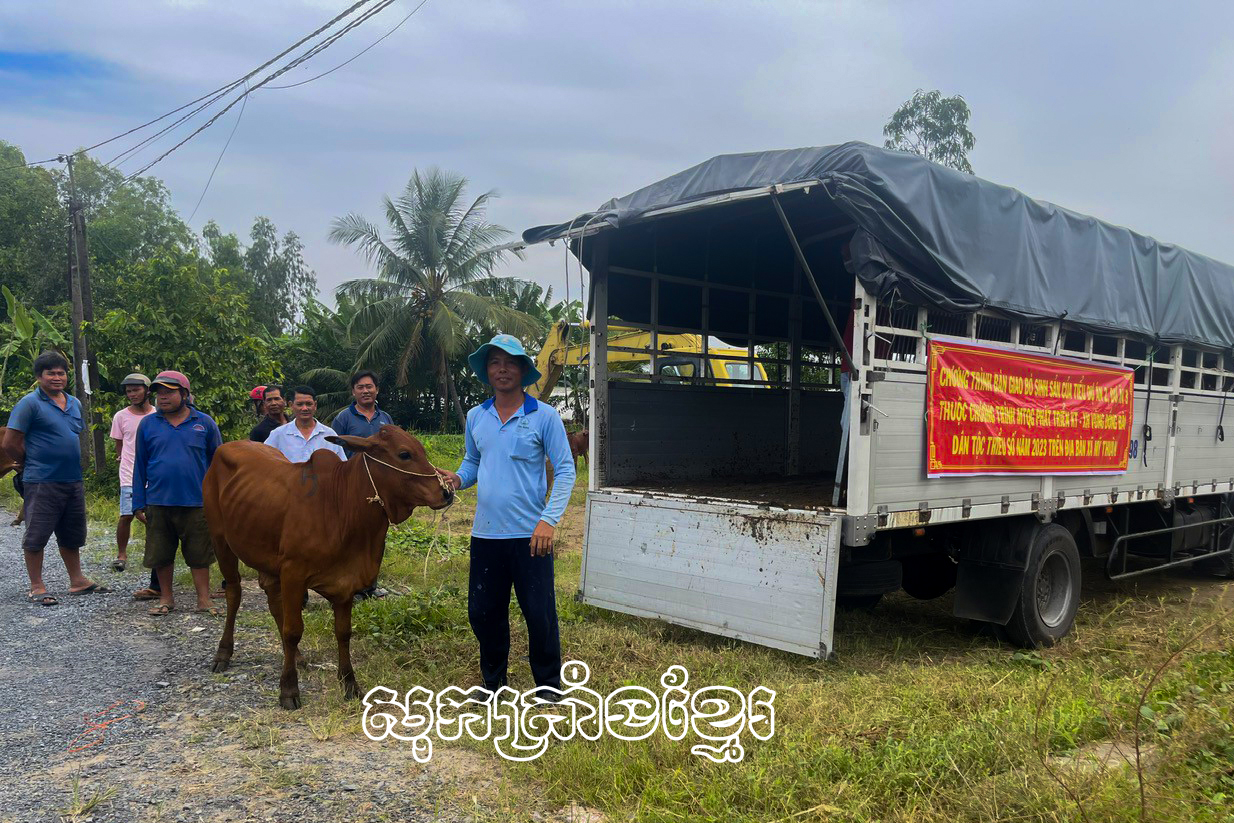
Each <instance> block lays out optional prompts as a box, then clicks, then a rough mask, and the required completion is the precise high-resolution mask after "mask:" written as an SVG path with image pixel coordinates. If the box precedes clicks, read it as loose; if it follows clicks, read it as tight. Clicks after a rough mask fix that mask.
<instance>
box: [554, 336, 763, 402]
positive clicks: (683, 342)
mask: <svg viewBox="0 0 1234 823" xmlns="http://www.w3.org/2000/svg"><path fill="white" fill-rule="evenodd" d="M572 328H573V327H572V326H571V325H570V324H569V323H568V322H566V321H565V320H560V321H558V322H557V323H555V324H553V329H552V331H551V332H549V335H548V339H546V340H545V341H544V345H543V346H541V347H540V354H539V355H538V356H537V357H536V368H537V369H539V370H540V375H541V377H540V380H539V381H538V382H536V383H534V384H533V385H532V386H531V393H532V395H534V396H535V397H536V398H537V399H540V400H547V399H548V397H549V395H551V394H552V393H553V389H554V388H555V387H556V386H557V381H559V380H560V379H561V375H562V373H563V372H564V371H565V369H566V367H567V366H586V365H588V364H590V362H591V359H590V358H591V344H590V342H588V341H587V337H588V335H587V334H586V332H587V324H585V323H584V324H583V330H584V342H582V343H570V342H569V340H570V331H571V329H572ZM609 328H610V329H612V330H614V332H615V334H613V335H612V336H611V337H609V338H608V345H609V346H618V347H622V348H629V349H640V350H641V351H636V352H633V351H613V350H612V349H609V352H608V363H609V365H610V366H618V367H619V368H620V369H621V370H622V371H632V372H635V373H639V372H641V373H643V374H650V373H651V361H652V358H651V344H652V341H651V332H649V331H643V330H642V329H633V328H629V327H627V326H609ZM656 339H657V343H658V344H659V351H660V356H658V357H657V358H656V370H657V371H658V372H659V373H660V375H661V376H663V377H670V378H685V379H688V378H691V377H697V376H700V375H704V376H706V377H711V378H728V379H730V380H735V381H749V380H750V377H751V372H750V366H751V363H750V360H749V359H748V357H747V354H746V350H745V349H734V348H727V347H722V346H720V347H718V346H708V347H707V354H708V356H707V357H706V358H704V357H703V338H702V335H698V334H660V335H657V338H656ZM753 366H754V372H753V378H754V380H755V381H756V382H754V383H749V382H737V383H723V382H717V383H716V385H719V386H759V385H762V386H766V385H767V372H766V370H764V369H763V365H762V363H754V364H753Z"/></svg>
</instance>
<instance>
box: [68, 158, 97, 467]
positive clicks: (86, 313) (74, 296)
mask: <svg viewBox="0 0 1234 823" xmlns="http://www.w3.org/2000/svg"><path fill="white" fill-rule="evenodd" d="M62 159H63V161H64V163H65V165H67V166H68V170H69V296H70V298H71V300H72V306H73V309H72V315H73V360H74V363H73V375H74V381H73V385H74V386H75V387H76V391H75V392H74V394H75V395H76V396H77V399H78V401H80V402H81V409H82V419H83V420H84V421H85V422H86V424H87V425H86V426H85V427H83V431H82V467H83V468H84V467H85V465H86V455H87V453H88V451H89V450H90V449H89V444H90V443H91V441H92V444H93V447H94V449H93V452H94V473H95V474H96V475H99V476H102V475H103V474H104V473H105V472H106V470H107V453H106V450H105V447H104V445H103V430H102V428H101V426H100V417H99V415H98V414H96V413H95V412H94V403H93V401H92V399H91V395H90V393H87V391H86V387H85V385H84V382H85V381H83V380H82V374H81V372H82V363H83V362H84V363H85V364H86V377H87V379H88V380H89V384H90V392H94V391H97V390H98V388H99V369H98V362H97V361H96V360H95V358H94V357H93V356H92V355H91V354H90V347H89V345H88V343H87V341H86V335H85V333H84V332H83V330H82V324H83V323H93V322H94V299H93V296H92V295H91V292H90V256H89V252H88V249H87V247H86V215H85V213H84V212H83V211H82V207H81V202H80V201H78V199H77V180H76V178H75V177H74V176H73V159H74V158H73V155H71V154H69V155H65V156H64V157H63V158H62ZM87 430H89V431H90V432H92V434H93V437H90V435H87V434H86V431H87Z"/></svg>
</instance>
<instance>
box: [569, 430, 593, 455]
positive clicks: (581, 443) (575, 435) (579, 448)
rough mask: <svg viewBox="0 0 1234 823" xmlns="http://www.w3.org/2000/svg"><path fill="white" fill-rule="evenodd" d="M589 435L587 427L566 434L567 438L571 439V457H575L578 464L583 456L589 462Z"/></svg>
mask: <svg viewBox="0 0 1234 823" xmlns="http://www.w3.org/2000/svg"><path fill="white" fill-rule="evenodd" d="M587 436H588V431H587V429H583V430H582V431H577V432H570V433H569V434H567V435H566V440H568V441H570V457H572V458H573V459H574V462H575V463H576V464H577V463H578V459H579V458H580V457H582V458H583V462H584V463H586V462H587V442H588V441H587Z"/></svg>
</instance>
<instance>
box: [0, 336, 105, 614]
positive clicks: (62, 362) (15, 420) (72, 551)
mask: <svg viewBox="0 0 1234 823" xmlns="http://www.w3.org/2000/svg"><path fill="white" fill-rule="evenodd" d="M34 377H35V379H36V380H38V388H36V389H35V390H34V391H32V392H30V393H29V394H27V395H26V396H25V397H23V398H22V399H21V400H18V401H17V405H16V406H14V407H13V411H12V413H11V414H10V415H9V422H8V430H7V431H6V432H5V435H4V443H3V448H4V450H5V451H6V452H8V454H9V456H10V457H12V458H13V459H14V460H16V461H17V463H18V464H19V465H23V464H24V466H25V468H24V469H23V470H22V480H23V482H24V483H25V511H26V534H25V536H24V537H23V538H22V541H21V547H22V550H23V551H22V554H23V555H25V558H26V573H27V575H29V577H30V594H29V598H30V601H31V602H32V603H39V604H41V605H43V606H54V605H56V604H57V603H58V602H59V601H58V600H56V598H55V597H53V596H52V595H51V594H49V593H48V591H47V586H46V585H45V584H44V583H43V549H44V548H45V547H46V546H47V540H48V539H49V538H50V537H51V535H52V533H53V532H54V533H55V535H56V543H57V544H58V545H59V547H60V558H61V559H62V560H63V561H64V568H65V570H66V571H67V572H68V573H69V594H88V593H90V592H100V591H106V589H105V588H103V587H101V586H99V585H97V584H96V583H93V582H91V581H90V580H89V579H87V578H86V576H85V575H83V574H82V573H81V547H82V546H84V545H85V543H86V493H85V489H84V487H83V486H82V477H81V441H80V440H79V439H78V434H79V433H80V432H81V430H82V426H83V425H84V424H83V421H82V416H81V403H79V402H77V398H76V397H73V396H71V395H69V394H68V393H67V392H65V390H64V389H65V386H67V385H68V382H69V363H68V361H67V360H66V359H65V358H64V356H63V355H61V354H60V353H59V352H55V351H47V352H43V353H42V354H40V355H39V356H38V357H37V358H35V360H34Z"/></svg>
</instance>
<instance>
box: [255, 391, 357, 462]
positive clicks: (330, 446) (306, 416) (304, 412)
mask: <svg viewBox="0 0 1234 823" xmlns="http://www.w3.org/2000/svg"><path fill="white" fill-rule="evenodd" d="M287 399H288V400H289V401H290V403H291V408H292V410H293V411H294V412H295V416H294V417H293V418H292V420H291V422H290V423H284V424H283V425H281V426H279V427H278V428H276V429H275V430H274V431H272V432H270V436H269V437H267V438H266V445H267V446H273V447H274V448H276V449H278V450H279V451H281V452H282V453H283V456H284V457H286V458H287V459H288V460H290V461H291V462H292V463H303V462H305V461H306V460H308V459H309V456H310V455H312V453H313V452H315V451H317V450H318V449H325V450H326V451H332V452H334V453H335V454H337V455H338V457H339V459H340V460H346V459H347V455H346V454H345V453H344V452H343V447H342V446H336V445H335V444H334V443H330V442H327V441H326V438H327V437H331V436H333V435H334V429H332V428H330V427H329V426H327V425H326V424H325V423H322V422H321V421H320V420H318V419H317V417H316V415H317V392H315V391H313V389H312V388H310V387H309V386H296V387H295V388H294V389H292V391H291V395H290V397H288V398H287Z"/></svg>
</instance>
